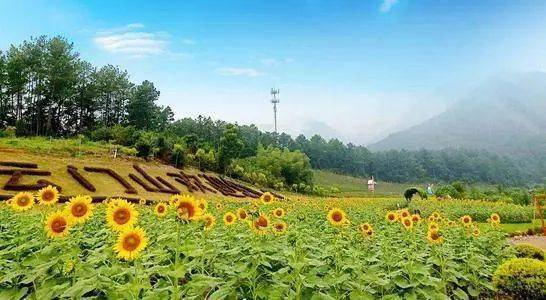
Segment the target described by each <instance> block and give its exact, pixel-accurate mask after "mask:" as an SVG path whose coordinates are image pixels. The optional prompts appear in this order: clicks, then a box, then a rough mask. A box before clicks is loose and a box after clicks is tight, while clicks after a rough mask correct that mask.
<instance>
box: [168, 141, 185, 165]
mask: <svg viewBox="0 0 546 300" xmlns="http://www.w3.org/2000/svg"><path fill="white" fill-rule="evenodd" d="M185 152H186V148H185V145H183V144H174V145H173V151H172V156H171V162H172V163H173V164H174V166H175V167H179V166H184V165H185V164H186V160H185Z"/></svg>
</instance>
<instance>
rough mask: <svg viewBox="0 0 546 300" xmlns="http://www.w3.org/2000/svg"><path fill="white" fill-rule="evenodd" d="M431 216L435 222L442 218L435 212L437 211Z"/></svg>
mask: <svg viewBox="0 0 546 300" xmlns="http://www.w3.org/2000/svg"><path fill="white" fill-rule="evenodd" d="M431 216H432V217H433V218H434V219H435V220H436V221H439V220H440V219H441V218H442V216H441V215H440V213H439V212H437V211H435V212H433V213H432V215H431Z"/></svg>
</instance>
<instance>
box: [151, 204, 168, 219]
mask: <svg viewBox="0 0 546 300" xmlns="http://www.w3.org/2000/svg"><path fill="white" fill-rule="evenodd" d="M154 212H155V214H156V215H157V216H158V217H163V216H165V215H166V214H167V205H166V204H165V203H163V202H160V203H158V204H157V205H156V206H155V207H154Z"/></svg>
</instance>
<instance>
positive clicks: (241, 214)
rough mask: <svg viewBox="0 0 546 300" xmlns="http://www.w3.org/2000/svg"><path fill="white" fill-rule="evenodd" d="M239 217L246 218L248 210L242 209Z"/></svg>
mask: <svg viewBox="0 0 546 300" xmlns="http://www.w3.org/2000/svg"><path fill="white" fill-rule="evenodd" d="M239 218H241V219H246V212H245V211H241V212H240V213H239Z"/></svg>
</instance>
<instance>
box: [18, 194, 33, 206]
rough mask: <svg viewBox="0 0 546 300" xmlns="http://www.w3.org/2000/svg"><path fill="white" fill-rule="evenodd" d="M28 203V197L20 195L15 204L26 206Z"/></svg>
mask: <svg viewBox="0 0 546 300" xmlns="http://www.w3.org/2000/svg"><path fill="white" fill-rule="evenodd" d="M29 203H30V198H29V197H27V196H22V197H19V198H17V205H19V206H27V205H28V204H29Z"/></svg>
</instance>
